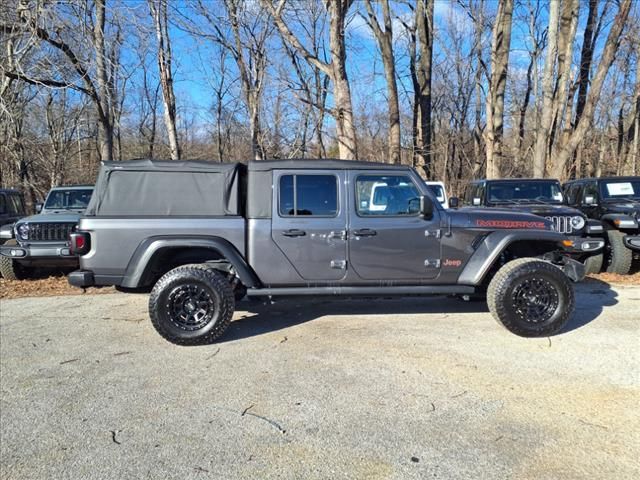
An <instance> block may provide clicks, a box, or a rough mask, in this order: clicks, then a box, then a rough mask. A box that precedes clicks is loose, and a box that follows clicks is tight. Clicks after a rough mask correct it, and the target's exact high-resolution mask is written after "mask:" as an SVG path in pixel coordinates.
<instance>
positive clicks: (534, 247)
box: [481, 240, 558, 288]
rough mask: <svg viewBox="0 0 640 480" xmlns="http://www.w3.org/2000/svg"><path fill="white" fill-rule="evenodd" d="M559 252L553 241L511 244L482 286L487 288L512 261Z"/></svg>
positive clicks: (530, 241)
mask: <svg viewBox="0 0 640 480" xmlns="http://www.w3.org/2000/svg"><path fill="white" fill-rule="evenodd" d="M556 251H558V245H557V243H556V242H553V241H545V240H542V241H539V240H535V241H533V240H517V241H515V242H512V243H510V244H509V245H508V246H507V247H506V248H505V249H504V250H503V251H502V252H501V253H500V255H498V257H497V258H496V259H495V260H494V262H493V263H492V264H491V267H490V268H489V270H487V273H486V274H485V276H484V278H483V279H482V284H481V286H482V287H484V288H486V287H487V285H488V284H489V281H490V280H491V279H492V278H493V276H494V275H495V274H496V272H497V271H498V270H500V268H501V267H502V266H503V265H505V264H506V263H507V262H510V261H511V260H515V259H517V258H526V257H542V256H543V255H545V254H548V253H553V252H556Z"/></svg>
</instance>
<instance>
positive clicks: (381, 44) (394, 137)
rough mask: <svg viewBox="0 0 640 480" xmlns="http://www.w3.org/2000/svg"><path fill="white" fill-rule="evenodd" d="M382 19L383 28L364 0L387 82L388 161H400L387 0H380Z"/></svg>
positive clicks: (390, 25) (396, 94)
mask: <svg viewBox="0 0 640 480" xmlns="http://www.w3.org/2000/svg"><path fill="white" fill-rule="evenodd" d="M381 4H382V19H383V23H384V29H383V28H382V27H381V26H380V24H379V23H378V17H377V16H376V13H375V12H374V10H373V7H372V6H371V0H365V2H364V5H365V7H366V10H367V17H364V18H365V21H366V22H367V24H368V25H369V27H370V28H371V30H372V31H373V34H374V36H375V37H376V40H377V42H378V48H380V52H381V53H382V63H383V65H384V75H385V79H386V82H387V102H388V104H389V153H388V155H389V159H388V160H389V162H390V163H396V164H399V163H400V146H401V145H400V105H399V101H398V85H397V83H396V62H395V58H394V55H393V23H392V21H391V10H390V9H389V0H382V1H381Z"/></svg>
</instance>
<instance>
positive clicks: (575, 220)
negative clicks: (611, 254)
mask: <svg viewBox="0 0 640 480" xmlns="http://www.w3.org/2000/svg"><path fill="white" fill-rule="evenodd" d="M585 223H586V222H585V221H584V218H582V217H580V216H578V215H576V216H575V217H571V226H572V227H573V228H574V229H575V230H581V229H583V228H584V225H585Z"/></svg>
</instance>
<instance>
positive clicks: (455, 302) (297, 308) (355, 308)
mask: <svg viewBox="0 0 640 480" xmlns="http://www.w3.org/2000/svg"><path fill="white" fill-rule="evenodd" d="M236 310H237V312H238V313H239V314H240V318H238V319H236V320H234V321H233V322H231V325H230V327H229V330H227V332H226V333H225V334H224V335H223V336H222V338H220V339H219V340H216V343H224V342H228V341H233V340H239V339H242V338H249V337H254V336H256V335H262V334H265V333H270V332H274V331H278V330H283V329H286V328H289V327H293V326H295V325H300V324H302V323H306V322H308V321H311V320H315V319H316V318H320V317H323V316H326V315H390V316H393V315H398V314H400V315H401V314H422V313H423V314H434V313H439V314H443V315H446V314H456V313H482V312H488V311H489V310H488V308H487V304H486V302H484V301H471V302H465V301H463V300H461V299H459V298H454V297H445V296H425V297H391V298H388V299H385V298H362V297H356V298H337V297H318V298H303V297H296V298H282V299H277V300H275V301H274V302H272V303H268V302H256V301H246V300H245V301H242V302H239V303H238V304H237V307H236Z"/></svg>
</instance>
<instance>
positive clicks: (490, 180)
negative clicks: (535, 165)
mask: <svg viewBox="0 0 640 480" xmlns="http://www.w3.org/2000/svg"><path fill="white" fill-rule="evenodd" d="M557 181H558V179H557V178H489V179H482V180H473V181H472V183H476V182H505V183H506V182H557Z"/></svg>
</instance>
